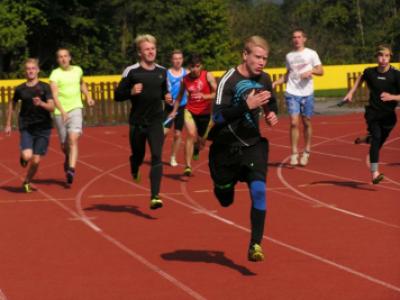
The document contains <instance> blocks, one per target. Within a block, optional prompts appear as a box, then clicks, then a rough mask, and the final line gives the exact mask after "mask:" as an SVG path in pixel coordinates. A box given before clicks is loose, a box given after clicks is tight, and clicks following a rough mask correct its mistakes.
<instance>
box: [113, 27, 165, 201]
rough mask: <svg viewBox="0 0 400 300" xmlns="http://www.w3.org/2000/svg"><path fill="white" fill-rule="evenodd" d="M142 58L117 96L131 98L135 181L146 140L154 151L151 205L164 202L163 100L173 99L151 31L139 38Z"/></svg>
mask: <svg viewBox="0 0 400 300" xmlns="http://www.w3.org/2000/svg"><path fill="white" fill-rule="evenodd" d="M135 41H136V47H137V49H138V53H139V56H140V61H139V63H137V64H134V65H132V66H130V67H127V68H126V69H125V71H124V72H123V74H122V80H121V82H120V83H119V85H118V87H117V89H116V90H115V100H116V101H125V100H130V101H131V103H132V108H131V112H130V117H129V124H130V135H129V141H130V145H131V149H132V155H131V156H130V164H131V173H132V176H133V179H134V181H136V182H140V173H139V167H140V165H141V164H142V163H143V159H144V155H145V150H146V140H147V141H148V143H149V145H150V151H151V171H150V183H151V198H150V209H157V208H160V207H162V206H163V202H162V200H161V199H160V197H159V192H160V184H161V177H162V161H161V155H162V146H163V141H164V132H163V125H162V122H163V115H164V114H163V101H164V100H165V101H172V98H171V95H170V94H169V93H168V90H167V74H166V69H165V68H163V67H161V66H159V65H157V64H156V63H155V59H156V53H157V50H156V39H155V38H154V37H153V36H151V35H148V34H145V35H139V36H138V37H137V38H136V40H135Z"/></svg>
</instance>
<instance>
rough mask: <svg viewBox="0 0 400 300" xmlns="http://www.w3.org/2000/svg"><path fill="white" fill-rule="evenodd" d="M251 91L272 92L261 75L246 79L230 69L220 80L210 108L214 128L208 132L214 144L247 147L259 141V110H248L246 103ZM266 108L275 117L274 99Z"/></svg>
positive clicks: (269, 84)
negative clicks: (272, 112)
mask: <svg viewBox="0 0 400 300" xmlns="http://www.w3.org/2000/svg"><path fill="white" fill-rule="evenodd" d="M252 90H256V91H259V90H267V91H270V92H272V82H271V78H270V76H269V75H268V74H267V73H264V72H262V73H261V74H260V75H257V76H255V77H251V78H247V77H244V76H243V75H242V74H240V73H239V71H238V70H237V68H232V69H230V70H229V71H228V72H226V73H225V75H224V76H223V77H222V78H221V80H220V82H219V85H218V88H217V96H216V99H215V101H214V105H213V120H214V122H215V124H216V125H215V126H214V127H213V129H212V131H211V132H210V138H211V139H212V140H213V142H214V143H218V144H231V145H240V146H251V145H253V144H255V143H257V142H258V141H259V139H260V137H261V134H260V129H259V115H260V108H257V109H253V110H249V108H248V106H247V103H246V100H247V96H248V95H249V93H250V92H251V91H252ZM267 105H268V108H269V110H270V111H274V112H275V113H277V104H276V99H275V97H274V95H272V96H271V98H270V99H269V102H268V104H267Z"/></svg>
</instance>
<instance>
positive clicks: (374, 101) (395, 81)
mask: <svg viewBox="0 0 400 300" xmlns="http://www.w3.org/2000/svg"><path fill="white" fill-rule="evenodd" d="M362 76H363V79H364V80H365V82H366V83H367V86H368V89H369V106H370V107H372V108H373V109H374V110H376V111H381V112H391V111H394V110H395V108H396V106H397V101H387V102H385V101H382V100H381V94H382V93H383V92H386V93H389V94H392V95H399V94H400V72H399V71H398V70H396V69H394V68H393V67H392V66H391V67H390V69H389V70H388V71H387V72H385V73H380V72H379V71H378V68H377V67H372V68H367V69H365V70H364V72H363V75H362Z"/></svg>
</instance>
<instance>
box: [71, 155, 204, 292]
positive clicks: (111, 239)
mask: <svg viewBox="0 0 400 300" xmlns="http://www.w3.org/2000/svg"><path fill="white" fill-rule="evenodd" d="M126 165H128V164H127V163H123V164H120V165H118V166H115V167H114V168H111V169H109V170H107V171H105V170H102V171H101V172H100V174H99V175H97V176H95V177H93V178H92V179H91V180H90V181H88V182H87V183H86V184H85V185H84V186H83V187H82V188H81V189H80V190H79V192H78V194H77V195H76V197H75V207H76V210H77V211H78V214H79V215H80V217H81V218H83V219H85V220H88V222H90V223H91V224H92V226H93V227H98V226H97V225H96V224H95V223H93V222H91V221H90V220H89V217H88V216H87V215H86V213H85V211H84V210H83V208H82V198H83V194H84V193H85V191H86V190H87V189H88V188H89V187H90V186H92V185H93V184H94V183H95V182H96V181H98V180H99V179H100V178H102V177H104V176H105V175H113V174H111V172H114V171H115V170H117V169H120V168H122V167H124V166H126ZM97 233H98V234H99V235H101V236H102V237H103V238H105V239H106V240H108V241H109V242H110V243H112V244H114V245H115V246H116V247H118V248H119V249H120V250H122V251H124V252H125V253H127V254H128V255H130V256H131V257H133V258H134V259H135V260H137V261H139V262H140V263H142V264H143V265H145V266H146V267H147V268H149V269H150V270H151V271H153V272H155V273H156V274H158V275H159V276H161V277H163V278H164V279H166V280H168V281H169V282H171V283H172V284H173V285H175V286H176V287H177V288H179V289H181V290H182V291H184V292H186V293H187V294H188V295H190V296H191V297H193V298H194V299H196V300H204V299H205V298H204V297H203V296H202V295H200V294H199V293H198V292H196V291H194V290H193V289H191V288H190V287H189V286H187V285H185V284H184V283H183V282H181V281H179V280H178V279H176V278H175V277H173V276H172V275H170V274H168V273H167V272H165V271H164V270H162V269H161V268H160V267H158V266H157V265H155V264H153V263H151V262H150V261H148V260H147V259H146V258H144V257H143V256H141V255H140V254H138V253H137V252H135V251H133V250H132V249H130V248H128V247H127V246H125V245H124V244H123V243H121V242H120V241H118V240H117V239H115V238H114V237H112V236H111V235H109V234H107V233H105V232H104V231H102V230H101V231H97Z"/></svg>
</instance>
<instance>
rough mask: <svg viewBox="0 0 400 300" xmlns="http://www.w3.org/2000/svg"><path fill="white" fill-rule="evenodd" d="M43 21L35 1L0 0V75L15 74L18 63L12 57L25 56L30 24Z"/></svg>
mask: <svg viewBox="0 0 400 300" xmlns="http://www.w3.org/2000/svg"><path fill="white" fill-rule="evenodd" d="M45 22H46V20H45V19H44V17H43V15H42V14H41V11H40V10H38V9H37V8H35V1H19V2H16V1H12V0H3V1H1V2H0V77H6V76H9V75H13V74H15V72H16V70H18V68H19V65H18V64H16V63H15V61H13V60H12V57H13V56H20V57H21V58H22V59H24V58H25V57H26V56H27V51H26V47H27V46H28V45H27V41H26V38H27V36H28V35H29V34H30V32H31V31H30V28H31V26H32V25H33V24H44V23H45ZM6 74H8V75H6Z"/></svg>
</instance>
